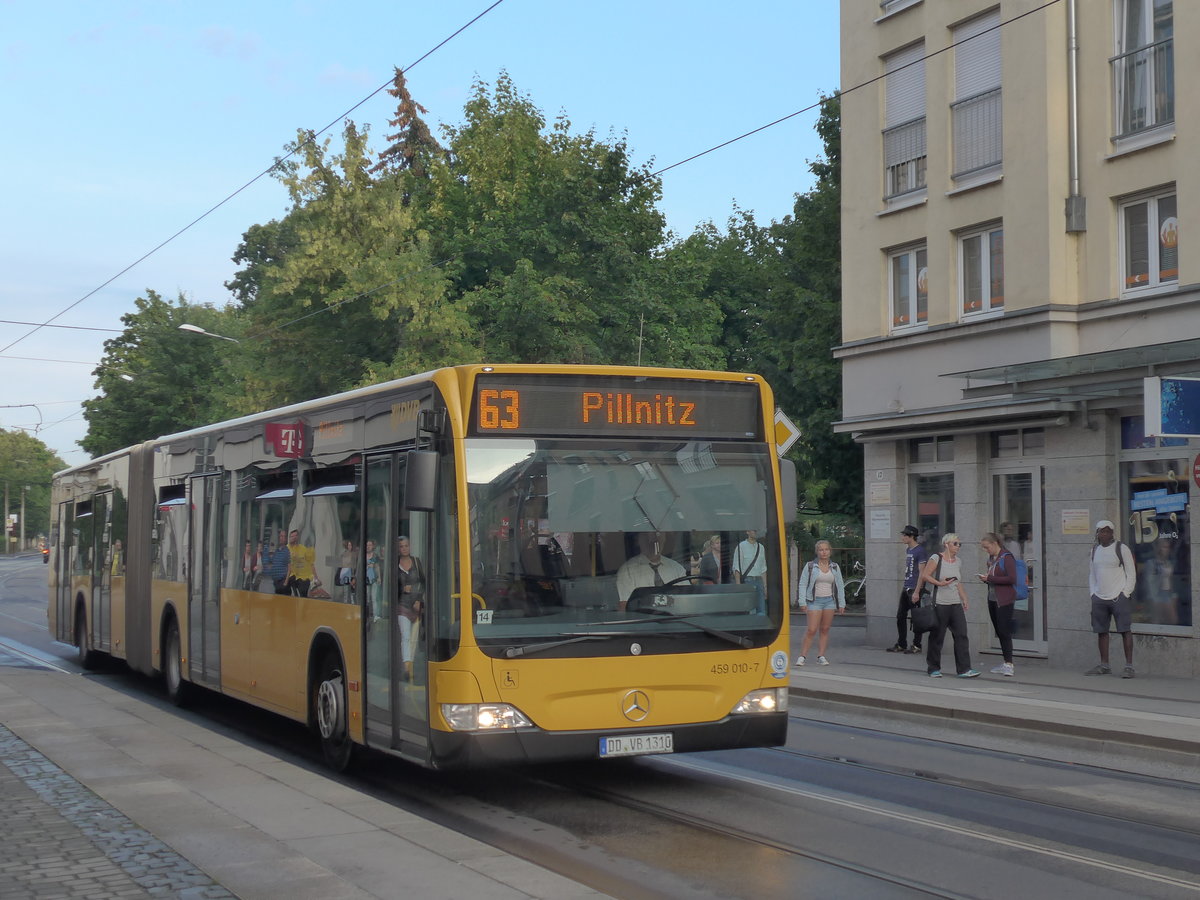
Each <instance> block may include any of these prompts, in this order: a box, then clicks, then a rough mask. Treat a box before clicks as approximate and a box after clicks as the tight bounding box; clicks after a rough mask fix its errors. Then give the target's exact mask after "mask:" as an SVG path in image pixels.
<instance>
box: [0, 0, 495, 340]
mask: <svg viewBox="0 0 1200 900" xmlns="http://www.w3.org/2000/svg"><path fill="white" fill-rule="evenodd" d="M503 2H504V0H495V2H493V3H492V5H491V6H489V7H487V9H485V10H483V12H481V13H478V14H477V15H476V16H474V17H473V18H472V19H471V20H470V21H468V22H467V23H466V24H465V25H462V26H460V27H459V28H458V29H456V30H455V31H454V32H453V33H452V34H450V35H449V36H448V37H446V38H443V39H442V40H441V41H439V42H438V43H437V44H436V45H434V46H433V47H432V48H431V49H429V50H427V51H426V52H425V53H423V54H421V56H419V57H417V59H416V60H415V61H414V62H411V63H409V64H408V65H407V66H406V67H405V68H403V69H401V71H402V72H408V71H409V70H411V69H412V68H414V67H415V66H416V65H418V64H419V63H421V62H423V61H424V60H426V59H428V58H429V57H430V56H431V55H432V54H433V53H436V52H437V51H438V50H440V49H441V48H442V47H444V46H446V44H448V43H449V42H450V41H452V40H454V38H456V37H458V35H460V34H462V33H463V32H464V31H466V30H467V29H468V28H470V27H471V26H472V25H474V24H475V23H476V22H478V21H479V20H480V19H482V18H483V17H484V16H486V15H487V14H488V13H490V12H491V11H492V10H493V9H495V8H496V7H497V6H499V5H500V4H501V3H503ZM394 81H395V76H393V77H392V78H389V79H388V80H387V81H385V82H384V83H383V84H381V85H380V86H379V87H377V88H376V89H375V90H373V91H371V93H369V94H367V96H365V97H363V98H362V99H361V100H359V101H358V102H357V103H355V104H354V105H353V106H351V107H350V108H349V109H348V110H346V111H345V112H344V113H342V114H341V115H340V116H338V117H337V118H335V119H334V120H333V121H331V122H330V123H329V124H328V125H326V126H325V127H324V128H322V129H321V130H320V131H314V132H309V133H308V136H307V138H306V139H305V140H303V141H300V142H298V143H297V144H296V146H294V147H292V149H291V150H289V151H288V152H287V153H285V154H284V155H283V156H279V157H276V158H275V159H274V160H273V161H272V162H271V165H269V166H267V167H266V168H265V169H263V170H262V171H261V172H259V173H258V174H257V175H255V176H254V177H253V178H251V179H250V180H249V181H247V182H246V183H245V184H243V185H242V186H241V187H240V188H238V189H237V190H236V191H234V192H233V193H232V194H230V195H229V196H227V197H225V198H224V199H223V200H221V201H220V202H219V203H216V204H215V205H213V206H212V207H211V208H209V209H208V210H206V211H205V212H203V213H201V214H200V215H199V216H197V217H196V218H194V219H193V220H192V221H191V222H189V223H188V224H186V225H184V226H183V227H182V228H180V229H179V230H178V231H176V232H175V233H174V234H173V235H171V236H170V237H169V238H167V239H166V240H165V241H162V242H161V243H159V244H157V245H155V246H154V247H152V248H151V249H150V250H148V251H146V252H145V253H143V254H142V255H141V256H139V257H138V258H137V259H135V260H134V261H133V262H131V263H130V264H129V265H127V266H126V267H125V268H123V269H121V271H119V272H117V273H116V274H115V275H113V276H112V277H111V278H109V279H108V280H106V281H105V282H104V283H102V284H100V285H97V286H96V287H94V288H92V290H90V291H88V292H87V293H86V294H84V295H83V296H82V297H80V298H79V299H78V300H76V301H75V302H74V303H72V304H70V305H69V306H67V307H65V308H63V309H61V310H59V311H58V312H57V313H55V314H54V315H53V316H51V317H50V318H49V319H47V320H46V321H45V322H43V323H41V324H40V325H37V326H36V327H34V328H32V329H30V330H29V331H27V332H26V333H25V334H23V335H21V336H20V337H19V338H17V339H16V340H15V341H12V342H11V343H8V344H6V345H4V346H3V347H0V353H4V352H5V351H6V350H11V349H12V348H13V347H15V346H16V345H17V344H19V343H21V342H22V341H23V340H25V339H26V338H28V337H31V336H32V335H34V334H37V332H39V331H40V330H41V329H43V328H45V327H46V326H48V325H50V324H51V323H52V322H54V321H55V320H56V319H59V318H61V317H62V316H65V315H66V314H67V313H69V312H70V311H71V310H73V309H74V308H75V307H77V306H78V305H79V304H81V303H83V302H84V301H85V300H87V299H88V298H89V297H92V296H94V295H95V294H96V293H98V292H99V291H101V290H103V289H104V288H106V287H108V286H109V285H110V284H112V283H113V282H114V281H116V280H117V279H118V278H120V277H121V276H122V275H124V274H125V273H126V272H128V271H129V270H131V269H133V268H134V267H135V266H138V265H139V264H141V263H142V262H144V261H145V260H147V259H149V258H150V257H151V256H153V255H154V254H155V253H157V252H158V251H159V250H161V249H162V248H163V247H165V246H167V244H169V243H171V242H172V241H173V240H175V239H176V238H177V237H179V236H180V235H181V234H183V233H184V232H186V231H188V230H190V229H191V228H193V227H194V226H195V225H197V224H199V223H200V222H201V221H203V220H204V219H206V218H208V217H209V216H210V215H212V214H213V213H214V212H216V211H217V210H218V209H220V208H221V207H222V206H224V205H225V204H226V203H228V202H229V201H230V200H232V199H233V198H234V197H236V196H237V195H238V194H240V193H242V191H244V190H246V188H248V187H250V186H251V185H252V184H254V183H255V182H256V181H258V180H259V179H260V178H263V177H265V176H266V175H269V174H270V173H271V172H273V171H275V169H276V168H277V167H278V166H279V164H280V163H282V162H284V161H285V160H287V159H288V158H290V157H292V156H294V155H295V154H297V153H299V152H300V151H301V150H302V149H303V148H304V147H306V146H308V145H309V144H311V143H313V142H315V141H316V139H317V138H318V137H320V136H321V135H322V134H324V133H325V132H326V131H328V130H329V129H331V128H333V126H335V125H336V124H337V123H338V122H341V121H343V120H344V119H345V118H346V117H347V116H348V115H350V113H352V112H354V111H355V110H356V109H358V108H359V107H360V106H362V105H363V104H364V103H366V102H367V101H368V100H370V99H371V98H372V97H375V96H376V95H377V94H379V93H380V92H381V91H384V90H386V89H387V87H388V86H389V85H390V84H392V83H393V82H394Z"/></svg>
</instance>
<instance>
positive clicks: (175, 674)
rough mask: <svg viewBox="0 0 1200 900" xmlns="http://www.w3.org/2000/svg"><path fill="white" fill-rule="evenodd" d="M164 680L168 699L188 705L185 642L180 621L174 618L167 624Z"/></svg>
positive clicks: (164, 645) (164, 647)
mask: <svg viewBox="0 0 1200 900" xmlns="http://www.w3.org/2000/svg"><path fill="white" fill-rule="evenodd" d="M163 681H164V682H165V683H166V686H167V699H168V700H170V701H171V702H172V703H174V704H175V705H176V706H186V705H187V702H188V683H187V682H186V681H184V680H183V642H182V641H181V640H180V639H179V622H178V621H176V620H175V619H174V618H172V619H171V621H170V623H169V624H168V625H167V639H166V641H164V642H163Z"/></svg>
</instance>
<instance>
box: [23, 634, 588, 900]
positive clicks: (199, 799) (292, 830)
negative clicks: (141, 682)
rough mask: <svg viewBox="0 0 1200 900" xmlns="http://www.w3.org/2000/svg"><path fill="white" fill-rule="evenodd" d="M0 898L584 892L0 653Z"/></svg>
mask: <svg viewBox="0 0 1200 900" xmlns="http://www.w3.org/2000/svg"><path fill="white" fill-rule="evenodd" d="M0 723H3V724H2V725H0V810H2V811H3V812H2V813H0V847H3V848H4V852H3V854H0V897H3V898H4V900H24V898H38V897H50V896H53V897H79V898H87V900H107V898H144V897H183V898H191V900H201V898H213V900H218V898H229V897H241V898H245V900H251V898H263V900H267V898H270V900H275V898H278V897H288V898H289V900H307V898H312V900H339V898H367V897H389V898H390V897H399V896H404V897H421V898H446V900H452V898H453V900H457V898H461V897H473V898H480V900H493V898H496V900H508V898H512V900H520V898H529V897H537V898H585V897H588V898H591V897H602V896H603V895H601V894H598V893H596V892H595V891H593V890H591V889H589V888H586V887H584V886H582V885H580V884H578V883H576V882H574V881H571V880H570V879H568V878H564V877H562V876H560V875H557V874H555V873H553V872H550V871H548V870H546V869H543V868H541V867H539V866H537V865H534V864H532V863H529V862H526V861H525V860H522V859H519V858H517V857H514V856H510V855H509V854H507V853H504V852H501V851H499V850H496V849H495V848H493V847H490V846H488V845H486V844H483V843H481V842H479V841H476V840H473V839H471V838H468V837H464V836H463V835H461V834H458V833H457V832H454V831H451V830H450V829H448V828H444V827H442V826H440V825H436V824H434V823H432V822H429V821H426V820H425V819H422V818H420V817H418V816H416V815H413V814H412V813H408V812H405V811H404V810H401V809H397V808H396V807H394V806H391V805H389V804H387V803H385V802H383V801H381V800H378V799H375V798H373V797H371V796H368V795H367V794H364V793H362V792H360V791H358V790H356V789H354V788H353V787H349V786H347V785H345V784H342V783H339V782H338V781H336V780H334V779H331V778H328V777H326V776H325V775H323V774H321V773H319V772H313V771H309V770H307V769H304V768H301V767H299V766H296V765H292V764H291V763H288V762H284V761H281V760H279V759H276V758H274V757H272V756H269V755H268V754H265V753H262V752H260V751H258V750H255V749H253V748H251V747H248V746H246V745H245V744H242V743H239V742H238V741H236V740H234V739H232V738H229V737H225V736H222V735H220V734H218V733H216V732H214V731H212V730H209V729H206V728H205V727H204V726H203V725H200V724H193V723H191V722H189V721H187V720H186V719H184V718H181V717H179V716H176V715H173V714H172V713H171V712H170V711H168V710H163V709H159V708H156V707H154V706H151V705H149V704H146V703H144V702H142V701H140V700H138V699H136V698H133V697H129V696H126V695H124V694H121V693H119V692H117V691H114V690H112V689H110V688H108V687H106V686H105V685H104V684H103V683H101V682H99V681H97V680H95V679H91V678H87V677H81V676H79V675H72V674H67V673H64V672H60V671H54V670H52V669H49V668H45V667H42V666H38V665H37V664H35V663H30V662H27V661H23V660H20V659H18V658H15V657H14V656H12V655H7V654H4V653H2V652H0Z"/></svg>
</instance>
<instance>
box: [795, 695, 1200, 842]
mask: <svg viewBox="0 0 1200 900" xmlns="http://www.w3.org/2000/svg"><path fill="white" fill-rule="evenodd" d="M806 726H816V727H820V728H824V729H828V730H830V731H833V732H836V733H838V734H842V735H856V736H859V737H861V736H863V735H869V736H870V737H871V738H872V739H874V740H876V741H880V742H888V743H892V744H905V745H908V746H909V747H913V748H925V747H928V746H929V745H936V746H939V747H942V748H944V749H945V750H947V751H949V752H952V753H958V754H962V755H963V756H964V757H967V758H971V759H978V760H984V761H988V760H1011V759H1013V758H1014V756H1016V757H1017V758H1019V759H1020V762H1021V764H1022V765H1025V766H1032V767H1036V768H1038V769H1040V770H1043V771H1045V772H1047V773H1048V774H1049V776H1050V777H1054V776H1055V775H1069V776H1070V777H1072V778H1079V777H1081V776H1086V775H1089V774H1090V775H1093V776H1095V777H1097V778H1103V779H1105V780H1107V781H1110V782H1114V783H1117V784H1121V785H1128V786H1130V787H1131V788H1154V789H1157V790H1167V791H1171V792H1175V793H1181V794H1184V795H1189V796H1190V798H1191V799H1190V800H1188V801H1184V802H1182V803H1180V806H1181V807H1187V806H1189V805H1191V806H1192V808H1200V784H1197V783H1196V782H1193V781H1184V780H1181V779H1176V778H1168V777H1164V776H1152V775H1147V774H1144V773H1141V772H1130V771H1126V770H1122V769H1116V768H1112V767H1108V766H1101V765H1094V764H1082V763H1078V762H1065V761H1063V760H1061V759H1055V758H1053V757H1049V756H1036V755H1034V754H1031V753H1029V752H1024V751H1023V752H1020V753H1019V754H1014V753H1013V752H1012V751H1010V750H1000V749H994V748H988V747H981V746H978V745H977V744H968V743H963V742H960V741H951V740H946V739H944V738H937V737H921V738H916V737H912V736H909V735H903V734H897V733H895V732H890V731H883V730H881V729H876V728H866V727H863V726H861V725H854V726H848V725H845V724H843V723H840V722H829V721H826V720H821V719H813V718H808V717H793V719H792V721H791V724H790V727H791V728H793V729H795V728H800V727H806ZM774 750H775V752H777V753H781V754H785V755H787V756H791V757H795V758H798V759H804V760H810V761H812V762H814V763H836V764H840V765H846V766H852V767H855V768H858V769H862V770H864V771H869V772H874V773H878V774H881V775H895V776H899V777H905V778H916V779H920V780H922V781H927V782H929V783H931V784H939V785H946V786H953V787H956V788H959V789H962V790H967V791H974V792H976V793H978V794H981V795H987V796H992V797H999V798H1005V799H1020V800H1025V801H1027V802H1032V803H1037V804H1038V805H1039V806H1041V807H1043V808H1046V809H1051V810H1054V811H1057V812H1065V813H1081V814H1086V815H1097V816H1104V817H1106V818H1109V819H1111V820H1113V821H1115V822H1118V823H1120V824H1134V825H1141V826H1146V827H1154V828H1161V827H1163V823H1162V822H1161V821H1160V820H1157V819H1151V818H1150V817H1148V816H1141V817H1136V816H1132V815H1128V814H1122V815H1119V816H1118V815H1114V814H1111V813H1105V812H1098V811H1097V810H1096V809H1095V804H1085V803H1082V802H1077V803H1064V802H1050V801H1047V800H1045V799H1043V798H1040V797H1036V796H1031V792H1030V791H1028V790H1023V789H1022V788H1021V787H1020V786H1009V787H1008V788H1007V789H1005V790H999V789H997V787H996V786H995V784H994V783H993V782H990V781H986V780H983V779H979V778H971V777H966V776H963V775H961V774H953V773H947V772H944V771H942V772H939V771H934V769H933V768H932V767H929V766H926V767H923V768H918V767H906V766H901V765H884V764H881V763H879V762H874V761H870V760H867V759H865V758H855V757H853V756H850V755H847V754H844V753H843V754H838V755H831V754H822V753H813V752H809V751H805V750H802V749H799V748H797V747H793V746H789V747H777V748H774ZM1171 830H1172V831H1173V832H1175V833H1177V834H1179V835H1183V836H1187V837H1192V838H1194V839H1196V840H1197V842H1198V843H1200V819H1198V820H1197V821H1196V824H1195V825H1193V826H1190V827H1181V826H1172V827H1171Z"/></svg>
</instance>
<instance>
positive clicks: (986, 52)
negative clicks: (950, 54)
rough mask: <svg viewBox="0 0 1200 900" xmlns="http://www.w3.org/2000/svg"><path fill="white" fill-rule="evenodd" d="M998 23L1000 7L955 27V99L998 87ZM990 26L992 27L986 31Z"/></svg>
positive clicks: (972, 95) (965, 97)
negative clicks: (962, 42)
mask: <svg viewBox="0 0 1200 900" xmlns="http://www.w3.org/2000/svg"><path fill="white" fill-rule="evenodd" d="M999 24H1000V11H999V10H994V11H992V12H990V13H985V14H984V15H982V16H977V17H976V18H974V19H972V20H971V21H969V22H965V23H963V24H962V25H959V26H958V27H957V28H955V29H954V43H955V44H956V45H957V46H956V47H955V48H954V98H955V99H956V100H966V99H967V98H969V97H974V96H977V95H978V94H984V93H986V92H988V91H991V90H995V89H996V88H998V87H1000V29H999V28H997V27H996V26H997V25H999ZM989 28H990V29H992V30H991V31H988V29H989ZM985 31H986V32H987V34H984V32H985ZM977 35H978V37H977ZM959 41H966V43H965V44H960V43H959Z"/></svg>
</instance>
